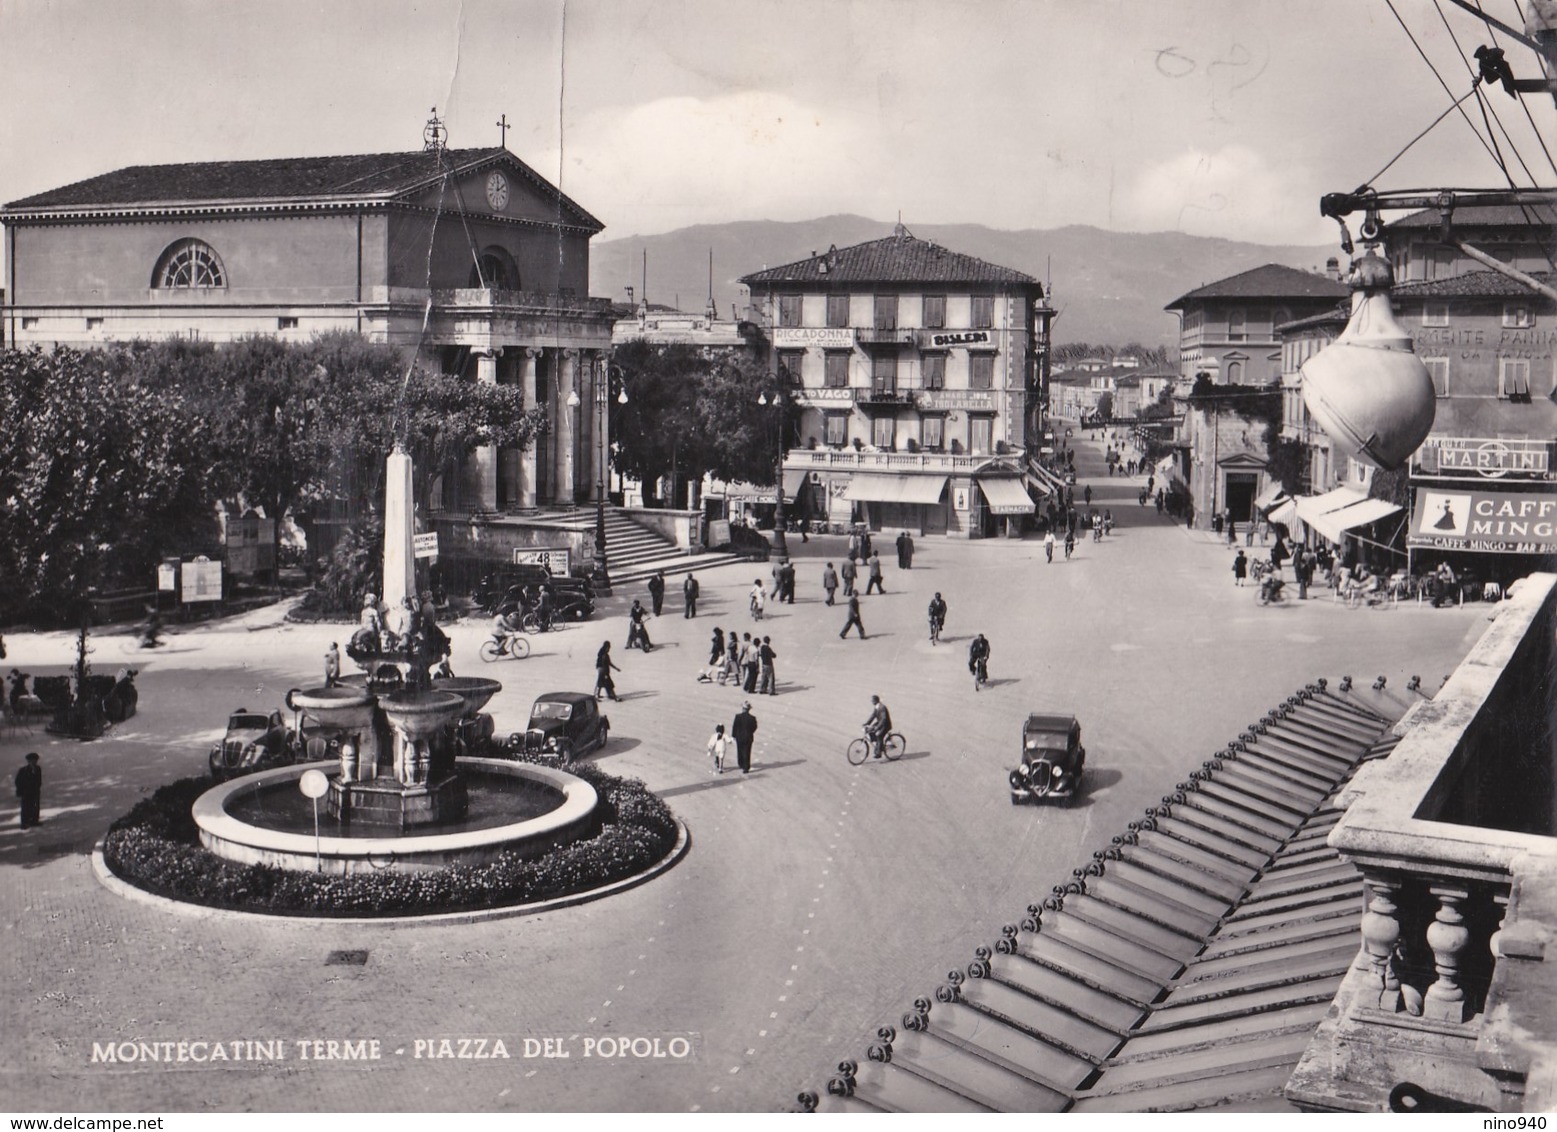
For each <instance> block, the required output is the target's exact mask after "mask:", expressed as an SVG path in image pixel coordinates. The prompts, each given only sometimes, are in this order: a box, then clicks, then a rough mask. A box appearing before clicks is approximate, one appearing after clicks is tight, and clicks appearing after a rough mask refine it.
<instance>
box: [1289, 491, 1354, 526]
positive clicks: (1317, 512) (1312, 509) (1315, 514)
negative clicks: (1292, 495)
mask: <svg viewBox="0 0 1557 1132" xmlns="http://www.w3.org/2000/svg"><path fill="white" fill-rule="evenodd" d="M1366 498H1367V496H1365V495H1363V493H1362V492H1360V491H1358V490H1357V489H1356V488H1355V487H1338V488H1336V489H1335V490H1334V491H1327V492H1325V493H1324V494H1323V495H1300V496H1298V497H1297V498H1296V499H1295V500H1293V502H1294V503H1296V504H1297V512H1298V518H1300V519H1302V520H1303V522H1305V523H1307V524H1308V525H1309V526H1311V527H1312V526H1315V523H1314V520H1315V519H1318V518H1320V517H1322V516H1324V515H1328V514H1329V513H1330V512H1331V511H1339V510H1340V509H1341V508H1342V507H1350V506H1351V505H1352V504H1353V503H1361V502H1362V501H1363V500H1364V499H1366ZM1320 533H1321V534H1322V533H1323V532H1322V531H1321V532H1320ZM1325 537H1327V538H1329V537H1331V536H1328V535H1326V536H1325Z"/></svg>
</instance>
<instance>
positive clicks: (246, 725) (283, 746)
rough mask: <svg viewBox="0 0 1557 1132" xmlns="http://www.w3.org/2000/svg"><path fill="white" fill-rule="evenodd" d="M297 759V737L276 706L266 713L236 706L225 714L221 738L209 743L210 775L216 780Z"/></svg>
mask: <svg viewBox="0 0 1557 1132" xmlns="http://www.w3.org/2000/svg"><path fill="white" fill-rule="evenodd" d="M296 761H297V742H296V738H295V736H294V735H293V734H292V730H291V728H289V727H288V726H287V725H286V722H285V721H284V719H283V718H282V715H281V712H280V711H279V710H277V711H273V712H271V713H270V714H269V715H266V714H264V713H263V712H257V711H250V710H249V709H248V708H239V709H238V710H237V711H235V712H233V713H232V715H230V716H228V717H227V734H226V735H225V736H223V737H222V741H221V742H220V743H213V744H212V745H211V755H210V763H211V777H212V778H215V779H216V780H217V781H219V782H220V781H223V780H225V779H229V778H236V777H238V776H239V775H241V774H253V773H254V772H255V771H258V770H270V769H272V768H273V767H278V766H290V765H291V764H292V763H294V762H296Z"/></svg>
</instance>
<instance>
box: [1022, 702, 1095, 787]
mask: <svg viewBox="0 0 1557 1132" xmlns="http://www.w3.org/2000/svg"><path fill="white" fill-rule="evenodd" d="M1086 763H1087V749H1086V748H1085V747H1083V746H1082V745H1081V724H1080V723H1078V722H1077V721H1076V717H1075V716H1073V715H1045V714H1040V713H1038V712H1034V713H1033V714H1032V715H1029V716H1028V717H1027V722H1026V723H1024V724H1023V725H1022V765H1021V766H1019V767H1017V768H1016V769H1015V770H1013V771H1012V772H1011V773H1010V774H1009V775H1008V776H1007V779H1006V780H1007V783H1008V785H1009V786H1010V788H1011V804H1012V805H1013V806H1015V805H1020V804H1021V803H1022V802H1032V801H1037V800H1038V799H1041V798H1057V799H1059V800H1061V801H1063V802H1067V803H1068V802H1069V801H1070V800H1071V799H1072V798H1074V797H1075V796H1076V791H1078V790H1080V789H1081V777H1082V774H1083V773H1084V772H1085V769H1086Z"/></svg>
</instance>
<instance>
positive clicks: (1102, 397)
mask: <svg viewBox="0 0 1557 1132" xmlns="http://www.w3.org/2000/svg"><path fill="white" fill-rule="evenodd" d="M1097 415H1098V416H1099V417H1101V418H1102V419H1103V420H1105V421H1111V420H1113V419H1114V395H1113V394H1112V393H1110V392H1108V391H1107V390H1104V391H1103V392H1102V393H1100V394H1098V399H1097Z"/></svg>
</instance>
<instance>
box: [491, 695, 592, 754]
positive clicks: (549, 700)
mask: <svg viewBox="0 0 1557 1132" xmlns="http://www.w3.org/2000/svg"><path fill="white" fill-rule="evenodd" d="M610 730H611V721H610V720H609V719H607V718H606V717H605V716H603V715H601V714H600V705H599V704H597V703H596V702H595V697H594V696H592V695H590V694H589V693H587V692H547V693H545V694H544V695H540V696H537V697H536V698H535V704H534V706H533V707H531V708H530V723H529V726H528V727H527V728H526V729H525V730H524V731H523V732H518V731H516V732H515V733H514V734H512V735H510V736H509V737H508V746H509V749H510V750H511V751H513V752H515V753H518V752H520V751H523V752H525V753H526V754H532V755H539V754H548V755H560V756H561V757H563V758H565V759H569V758H574V757H575V756H577V755H582V754H584V753H586V752H588V751H593V750H597V749H598V748H600V747H604V746H605V744H606V737H607V735H608V733H609V732H610Z"/></svg>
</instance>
